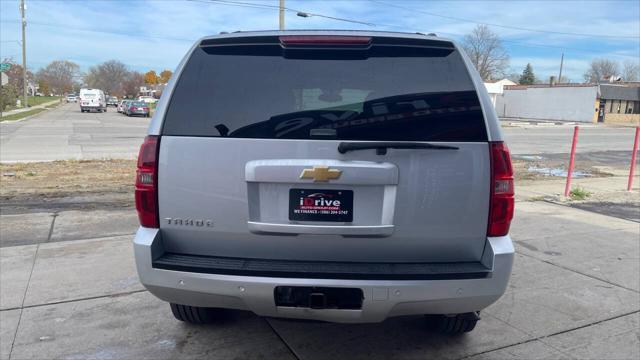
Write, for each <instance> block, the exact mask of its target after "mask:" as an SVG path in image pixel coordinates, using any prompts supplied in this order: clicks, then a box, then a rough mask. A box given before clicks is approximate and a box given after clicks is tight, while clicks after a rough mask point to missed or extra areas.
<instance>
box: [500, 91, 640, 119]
mask: <svg viewBox="0 0 640 360" xmlns="http://www.w3.org/2000/svg"><path fill="white" fill-rule="evenodd" d="M495 107H496V112H497V113H498V116H500V117H502V118H517V119H531V120H549V121H573V122H583V123H597V122H603V123H620V124H622V123H625V124H640V83H626V84H600V85H598V84H558V85H550V84H549V85H511V86H505V87H504V90H503V93H502V94H501V95H498V96H497V98H496V103H495Z"/></svg>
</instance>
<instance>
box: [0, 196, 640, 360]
mask: <svg viewBox="0 0 640 360" xmlns="http://www.w3.org/2000/svg"><path fill="white" fill-rule="evenodd" d="M2 220H3V221H2V223H3V226H2V234H1V235H2V236H1V237H2V238H3V246H4V247H2V248H1V249H0V259H1V262H0V266H1V270H2V271H1V272H0V275H1V278H0V280H1V281H0V290H1V291H0V294H1V296H0V310H1V311H0V320H1V321H0V324H1V326H0V327H1V331H0V334H1V336H0V339H1V341H0V355H1V357H2V358H3V359H7V358H11V359H41V358H66V359H80V358H118V359H134V358H136V359H137V358H154V359H155V358H167V359H169V358H203V357H216V358H299V359H326V358H332V357H337V358H405V359H416V358H443V359H464V358H472V359H502V358H505V359H506V358H515V357H517V358H526V359H533V358H535V359H560V358H562V359H564V358H566V359H572V358H579V359H582V358H592V359H634V358H638V356H640V349H639V346H640V345H639V344H640V343H639V341H638V337H639V336H640V331H639V326H640V323H639V320H640V316H639V314H640V294H639V291H640V283H639V282H640V279H639V274H640V268H639V261H638V259H639V258H640V245H639V241H638V233H639V231H640V229H639V227H640V224H638V223H637V222H633V221H628V220H623V219H618V218H615V217H611V216H606V215H600V214H596V213H593V212H588V211H583V210H579V209H573V208H570V207H566V206H561V205H557V204H550V203H547V202H527V201H523V202H518V204H517V214H516V220H515V222H514V224H513V230H512V232H511V235H512V237H513V238H514V239H515V241H516V243H515V246H516V250H517V258H516V262H515V267H514V270H513V276H512V279H511V282H510V285H509V288H508V291H507V293H506V294H505V295H504V296H503V297H502V298H501V299H500V300H499V301H498V302H497V303H496V304H494V305H492V306H491V307H489V308H488V309H486V310H485V311H483V312H482V314H481V316H482V320H481V321H480V322H479V324H478V326H477V328H476V330H474V331H473V332H472V333H471V334H467V335H465V336H461V337H456V338H447V337H443V336H440V335H438V334H435V333H431V332H429V331H428V330H427V329H426V328H425V326H424V321H423V319H422V318H421V317H405V318H395V319H389V320H387V321H386V322H384V323H381V324H367V325H344V324H329V323H320V322H304V321H294V320H283V319H265V318H260V317H257V316H255V315H253V314H250V313H245V312H232V313H231V314H230V316H229V318H227V319H225V320H224V321H223V322H221V323H220V324H215V325H208V326H190V325H186V324H183V323H180V322H178V321H175V320H174V319H173V318H172V316H171V313H170V310H169V307H168V305H167V304H165V303H163V302H161V301H159V300H157V299H155V298H154V297H153V296H152V295H150V294H149V293H147V292H146V291H145V290H144V288H143V287H142V286H141V285H140V284H139V282H138V280H137V276H136V272H135V266H134V261H133V254H132V245H131V238H132V233H133V232H134V231H135V228H136V219H135V214H134V213H133V211H127V210H123V211H119V212H118V211H116V212H104V211H100V210H97V211H82V212H77V211H65V212H60V213H55V214H47V213H29V214H12V215H4V216H3V218H2ZM12 240H13V241H12ZM17 244H27V245H17ZM12 245H13V246H12ZM249 291H250V289H249Z"/></svg>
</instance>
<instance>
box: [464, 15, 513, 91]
mask: <svg viewBox="0 0 640 360" xmlns="http://www.w3.org/2000/svg"><path fill="white" fill-rule="evenodd" d="M462 48H463V49H464V51H465V52H466V53H467V55H468V56H469V58H470V59H471V62H472V63H473V65H475V67H476V69H477V70H478V72H479V73H480V76H481V77H482V79H483V80H491V79H497V78H499V77H504V75H505V73H506V70H507V68H508V67H509V54H507V51H506V50H505V49H504V47H503V46H502V41H501V40H500V38H499V37H498V35H497V34H496V33H494V32H492V31H491V29H489V27H488V26H486V25H478V26H476V27H475V28H474V29H473V31H472V32H471V33H470V34H467V35H465V36H464V38H463V40H462Z"/></svg>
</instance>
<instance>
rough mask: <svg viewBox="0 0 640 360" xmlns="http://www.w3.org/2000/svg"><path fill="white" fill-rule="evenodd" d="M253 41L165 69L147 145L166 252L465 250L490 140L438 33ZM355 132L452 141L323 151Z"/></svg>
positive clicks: (481, 209)
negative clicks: (158, 112)
mask: <svg viewBox="0 0 640 360" xmlns="http://www.w3.org/2000/svg"><path fill="white" fill-rule="evenodd" d="M265 38H266V37H264V38H260V39H254V40H253V41H248V40H247V41H246V42H247V43H249V45H242V46H229V44H228V43H227V44H224V46H218V45H216V43H215V42H211V41H208V42H207V43H205V44H203V46H200V47H197V48H196V49H195V50H194V53H193V54H192V55H191V58H190V59H189V61H188V62H187V64H186V66H185V68H184V70H183V72H182V74H180V78H179V80H178V83H177V85H176V88H175V90H174V92H173V96H172V98H171V100H170V104H169V107H168V110H167V112H166V115H165V121H164V126H163V130H162V138H161V145H160V154H159V168H158V186H159V198H158V200H159V213H160V220H161V221H160V227H161V229H162V236H163V243H164V246H165V249H166V250H167V251H169V252H173V253H180V254H192V255H210V256H223V257H236V258H257V259H296V260H310V261H313V260H316V261H347V262H349V261H353V262H452V261H457V262H464V261H477V260H479V259H480V257H481V255H482V251H483V248H484V245H485V241H486V230H487V216H488V209H489V189H490V186H489V182H490V157H489V146H488V143H487V134H486V126H485V121H484V117H483V114H482V110H481V108H480V105H479V101H478V97H477V95H476V92H475V89H474V87H473V84H472V81H471V80H470V78H469V74H468V72H467V70H466V68H465V65H464V63H463V61H462V59H461V56H460V54H459V53H458V52H457V51H456V50H455V49H454V48H453V46H452V45H451V43H448V42H444V41H431V40H429V41H424V42H422V43H416V42H415V41H412V42H411V43H410V44H405V43H402V42H401V41H400V40H397V39H390V38H382V39H378V38H366V41H365V39H363V38H360V39H356V40H357V41H354V42H353V44H349V43H348V41H346V44H345V41H342V42H341V43H340V44H339V45H332V44H330V43H326V42H324V43H322V50H321V49H319V48H315V47H314V44H311V43H305V42H304V39H303V40H302V41H297V42H296V41H294V42H292V43H293V44H294V45H287V44H284V45H282V44H281V40H282V39H277V38H276V39H275V40H276V41H275V42H274V39H270V38H269V39H265ZM347 40H349V39H347ZM256 41H258V42H259V41H262V42H264V43H265V44H266V45H265V44H262V45H261V46H256V45H255V42H256ZM398 41H400V42H398ZM270 42H274V44H271V43H270ZM283 42H285V41H283ZM365 45H366V46H365ZM319 60H322V61H319ZM194 94H200V95H197V96H194ZM370 141H375V142H387V141H394V142H401V143H406V144H422V145H426V144H432V145H447V146H449V147H452V148H453V149H437V148H436V149H387V150H386V153H385V151H382V150H376V149H365V150H358V151H350V152H346V153H340V152H339V151H338V147H339V145H340V143H344V142H355V143H366V142H370ZM427 142H428V143H427Z"/></svg>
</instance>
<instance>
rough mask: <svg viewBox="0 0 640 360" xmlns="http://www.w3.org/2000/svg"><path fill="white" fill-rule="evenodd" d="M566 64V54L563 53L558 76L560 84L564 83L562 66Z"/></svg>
mask: <svg viewBox="0 0 640 360" xmlns="http://www.w3.org/2000/svg"><path fill="white" fill-rule="evenodd" d="M563 63H564V53H562V57H561V58H560V74H558V84H559V83H561V82H562V64H563Z"/></svg>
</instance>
